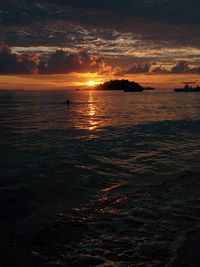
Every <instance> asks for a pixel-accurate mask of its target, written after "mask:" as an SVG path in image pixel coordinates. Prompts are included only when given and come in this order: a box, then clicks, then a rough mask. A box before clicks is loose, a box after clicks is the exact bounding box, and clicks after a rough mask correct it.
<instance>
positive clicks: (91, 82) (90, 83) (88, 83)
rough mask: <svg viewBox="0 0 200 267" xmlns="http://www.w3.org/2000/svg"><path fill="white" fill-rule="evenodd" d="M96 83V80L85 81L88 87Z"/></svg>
mask: <svg viewBox="0 0 200 267" xmlns="http://www.w3.org/2000/svg"><path fill="white" fill-rule="evenodd" d="M97 84H98V82H95V81H89V82H87V85H88V86H90V87H93V86H95V85H97Z"/></svg>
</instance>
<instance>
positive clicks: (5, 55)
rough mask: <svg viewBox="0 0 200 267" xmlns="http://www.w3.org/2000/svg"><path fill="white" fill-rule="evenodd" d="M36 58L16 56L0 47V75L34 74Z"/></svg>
mask: <svg viewBox="0 0 200 267" xmlns="http://www.w3.org/2000/svg"><path fill="white" fill-rule="evenodd" d="M38 60H39V59H38V57H37V56H34V55H26V54H24V55H21V56H18V55H17V54H15V53H12V52H11V50H10V49H9V48H8V47H6V46H3V47H0V74H34V73H36V72H37V64H38Z"/></svg>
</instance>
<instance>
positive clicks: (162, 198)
mask: <svg viewBox="0 0 200 267" xmlns="http://www.w3.org/2000/svg"><path fill="white" fill-rule="evenodd" d="M65 99H70V100H71V101H72V103H71V104H70V105H69V106H67V105H65V104H64V103H63V102H64V101H65ZM0 140H1V152H0V153H1V160H0V165H1V166H0V169H1V175H0V185H1V186H0V218H1V230H0V234H1V241H0V245H1V254H2V259H3V260H2V264H3V265H2V266H9V264H10V266H29V265H30V266H31V264H33V266H43V265H44V266H183V265H181V261H182V259H183V256H180V255H181V251H183V250H184V249H182V248H183V247H185V246H186V245H185V244H187V242H192V241H191V240H190V241H188V240H189V239H188V237H187V236H188V233H190V232H191V231H194V229H199V228H198V227H199V216H200V180H199V163H200V141H199V140H200V94H198V93H175V92H173V91H153V92H144V93H133V94H131V93H123V92H103V91H102V92H92V91H85V92H81V91H77V92H72V91H66V92H64V91H46V92H31V91H9V92H8V91H2V92H0ZM41 225H43V228H42V230H41ZM47 225H48V227H47ZM55 228H56V231H55ZM52 229H53V230H52ZM199 236H200V234H199ZM27 240H34V241H31V242H33V243H34V244H35V245H31V248H30V249H27V251H28V250H29V251H28V253H30V255H31V256H30V258H27V255H26V256H24V257H23V256H20V255H21V254H23V253H25V252H23V253H22V252H21V251H24V250H25V249H24V247H25V245H24V243H26V242H30V241H27ZM35 240H36V241H35ZM22 244H23V245H22ZM23 246H24V247H23ZM196 246H197V245H196ZM190 247H191V246H190ZM180 248H181V249H180ZM27 251H26V253H27ZM197 253H198V252H197ZM11 255H12V257H11ZM13 255H15V256H13ZM191 257H193V256H191ZM11 258H12V259H11ZM13 258H14V260H13ZM25 258H27V259H26V262H24V261H25ZM188 258H189V256H188ZM193 258H194V257H193ZM22 259H23V260H22ZM12 260H13V261H12ZM15 261H17V262H18V263H14V262H15ZM185 261H186V260H185ZM8 262H9V263H8ZM6 264H7V265H6ZM195 264H197V265H195ZM195 264H194V262H193V263H192V265H189V264H188V265H186V266H200V265H198V264H199V263H198V261H197V263H195Z"/></svg>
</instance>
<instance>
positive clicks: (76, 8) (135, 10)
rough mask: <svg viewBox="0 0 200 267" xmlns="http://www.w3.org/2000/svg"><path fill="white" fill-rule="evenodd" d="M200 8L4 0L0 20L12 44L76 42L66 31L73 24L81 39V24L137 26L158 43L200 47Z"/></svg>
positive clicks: (136, 31)
mask: <svg viewBox="0 0 200 267" xmlns="http://www.w3.org/2000/svg"><path fill="white" fill-rule="evenodd" d="M199 9H200V2H199V0H192V1H191V0H140V1H138V0H109V1H108V0H101V1H94V0H67V1H65V0H54V1H53V0H48V1H47V0H40V1H36V0H18V1H17V0H1V6H0V22H1V26H2V27H4V28H5V32H6V37H5V38H6V40H7V41H8V44H9V45H13V44H16V43H17V44H18V45H19V44H20V42H21V44H22V45H23V44H24V43H25V44H27V45H30V44H31V42H32V43H33V44H34V45H43V44H48V45H55V44H57V45H60V43H61V44H62V45H70V44H72V43H73V44H74V39H73V37H72V36H71V37H70V36H69V37H70V38H68V39H67V37H66V36H68V33H69V34H70V32H71V28H70V27H72V28H73V29H74V33H72V35H74V36H75V39H77V41H78V36H79V32H78V29H76V26H75V25H78V26H82V27H85V28H87V29H90V30H91V29H97V30H98V31H100V30H103V31H104V32H106V31H107V32H108V31H114V30H117V31H120V32H131V33H132V34H133V35H134V36H135V35H138V36H140V38H141V39H142V40H146V41H154V42H155V43H156V42H157V44H158V45H159V44H160V43H162V45H164V44H165V45H168V46H169V45H171V46H174V45H179V46H180V45H183V44H192V45H194V46H198V47H199V44H200V38H199V31H200V16H199ZM60 21H62V22H63V24H65V26H64V28H65V30H66V31H65V32H63V34H62V33H61V32H60V31H59V30H58V29H56V25H57V24H59V23H60ZM37 26H38V28H39V31H40V32H38V31H37V30H36V29H35V27H36V28H37ZM48 29H49V32H48ZM50 32H51V33H50ZM163 32H164V34H163ZM108 36H109V37H110V36H111V35H110V34H105V36H104V37H105V39H108V38H109V37H108ZM17 39H18V41H17ZM62 40H63V41H62ZM75 45H76V44H75Z"/></svg>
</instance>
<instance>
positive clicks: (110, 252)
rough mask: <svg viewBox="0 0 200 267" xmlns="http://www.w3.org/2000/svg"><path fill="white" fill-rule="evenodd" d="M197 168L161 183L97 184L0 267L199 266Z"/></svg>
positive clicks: (19, 247)
mask: <svg viewBox="0 0 200 267" xmlns="http://www.w3.org/2000/svg"><path fill="white" fill-rule="evenodd" d="M199 220H200V180H199V173H197V172H185V173H184V174H183V175H181V176H179V177H177V178H171V179H169V180H168V181H166V182H164V183H157V184H152V185H149V184H148V185H146V186H145V185H143V187H141V185H140V186H138V187H137V186H136V188H135V191H134V192H133V193H131V194H130V193H129V192H128V190H127V188H126V184H114V185H113V186H109V187H105V188H102V190H101V192H100V193H99V195H98V197H97V198H96V199H95V200H92V201H91V202H90V203H88V204H86V205H84V206H82V207H81V208H78V209H76V208H74V209H71V210H70V211H68V212H66V214H60V216H59V217H58V219H57V221H56V222H52V223H49V225H48V227H47V226H45V227H43V228H41V231H40V232H38V234H36V235H35V236H34V238H33V240H31V241H30V240H29V241H26V242H25V243H22V244H16V250H15V255H14V254H13V257H12V259H11V258H10V259H9V264H8V262H7V264H8V265H6V264H4V265H1V266H22V267H25V266H26V267H28V266H37V267H39V266H49V267H50V266H52V267H53V266H60V267H61V266H72V267H73V266H80V267H82V266H88V267H89V266H101V267H103V266H104V267H108V266H127V267H128V266H152V267H155V266H169V267H174V266H188V267H190V266H191V267H197V266H200V258H199V255H200V221H199Z"/></svg>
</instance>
